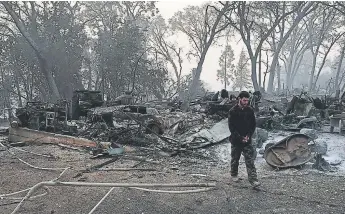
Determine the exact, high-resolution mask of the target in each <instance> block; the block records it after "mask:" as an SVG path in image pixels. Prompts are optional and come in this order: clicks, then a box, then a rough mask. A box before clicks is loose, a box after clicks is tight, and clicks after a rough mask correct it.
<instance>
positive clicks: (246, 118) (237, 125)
mask: <svg viewBox="0 0 345 214" xmlns="http://www.w3.org/2000/svg"><path fill="white" fill-rule="evenodd" d="M228 124H229V129H230V132H231V136H230V142H231V144H233V145H235V146H236V145H243V146H244V145H247V144H249V143H251V137H252V135H253V133H254V131H255V127H256V121H255V114H254V111H253V109H252V108H251V107H250V106H247V107H243V108H242V107H240V106H239V105H238V104H237V105H235V106H234V107H233V108H232V109H231V110H230V111H229V117H228ZM245 136H248V137H249V140H248V142H247V143H243V142H242V140H243V138H244V137H245Z"/></svg>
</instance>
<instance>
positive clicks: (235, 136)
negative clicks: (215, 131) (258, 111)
mask: <svg viewBox="0 0 345 214" xmlns="http://www.w3.org/2000/svg"><path fill="white" fill-rule="evenodd" d="M228 124H229V129H230V132H231V136H230V142H231V177H232V180H233V181H234V182H237V181H238V165H239V160H240V157H241V154H242V153H243V156H244V159H245V163H246V168H247V174H248V180H249V182H250V184H251V185H252V186H253V187H258V186H260V182H259V181H258V179H257V174H256V169H255V165H254V160H255V148H254V147H253V145H252V135H253V133H254V131H255V127H256V122H255V115H254V111H253V109H252V108H251V107H250V106H249V93H248V92H247V91H241V92H240V94H239V95H238V104H236V105H235V106H234V107H233V108H232V109H231V110H230V111H229V118H228Z"/></svg>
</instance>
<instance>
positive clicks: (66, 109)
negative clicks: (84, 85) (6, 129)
mask: <svg viewBox="0 0 345 214" xmlns="http://www.w3.org/2000/svg"><path fill="white" fill-rule="evenodd" d="M133 100H134V99H133V96H132V94H130V93H126V94H124V95H122V96H120V97H118V98H117V99H115V100H113V101H104V100H103V98H102V94H101V92H100V91H87V90H84V91H75V92H74V96H73V99H72V101H71V102H68V101H61V102H59V103H57V104H49V103H42V102H28V103H27V105H26V106H25V107H23V108H19V109H17V111H16V118H17V123H18V126H19V127H17V129H18V128H20V127H25V128H27V129H29V130H36V131H44V132H50V133H55V134H61V135H69V136H73V137H75V138H78V139H85V142H88V141H90V142H94V145H95V146H94V148H88V149H90V150H91V151H92V152H93V155H105V154H121V153H123V152H124V150H123V149H121V148H123V147H130V148H132V149H134V150H137V151H142V152H143V151H146V152H148V151H150V152H151V154H152V152H153V151H155V153H156V154H158V155H163V156H175V155H179V154H180V155H183V154H184V153H186V154H188V155H191V154H195V155H198V156H200V155H201V156H202V157H204V158H207V157H206V156H209V153H207V152H204V151H205V150H203V149H205V148H207V147H209V146H212V145H215V144H220V143H224V142H227V138H228V137H229V136H230V132H229V130H228V127H227V114H228V111H229V110H230V109H231V108H232V107H233V106H234V105H235V104H236V102H237V100H236V95H234V94H231V93H230V95H229V92H227V91H225V90H222V91H221V92H217V93H213V94H212V93H211V94H210V93H209V94H207V95H205V96H204V97H199V98H198V99H196V100H193V101H192V102H191V103H190V106H189V110H188V111H187V112H184V111H182V110H181V102H182V101H180V100H179V99H178V98H177V97H175V98H173V99H171V100H166V101H164V100H162V101H155V102H147V103H144V102H143V103H134V102H133ZM250 104H251V106H252V107H253V108H254V109H255V113H256V119H257V129H256V131H255V133H254V135H253V143H255V145H256V148H258V149H260V152H259V153H260V154H263V156H264V158H265V159H266V161H267V163H268V164H269V165H271V166H275V167H277V168H285V167H293V166H297V165H302V164H304V163H305V162H304V161H297V160H298V157H299V156H300V155H301V154H302V153H299V152H298V151H297V150H296V151H295V150H291V151H290V150H289V149H290V147H289V146H287V147H286V148H284V149H283V150H284V152H287V151H288V153H286V154H283V153H282V154H280V155H277V152H275V150H274V149H273V148H274V147H279V148H280V146H279V145H280V144H284V143H282V142H283V141H279V142H273V143H269V144H267V140H268V133H269V132H272V131H273V132H274V131H277V130H283V131H290V132H300V134H299V135H298V136H299V137H294V134H293V133H292V134H291V135H290V136H289V138H287V139H291V138H293V139H294V138H296V139H295V140H292V141H293V142H296V143H297V144H296V145H294V146H297V147H298V148H300V146H298V145H299V144H298V143H302V141H303V140H301V139H302V138H303V137H302V138H301V136H304V137H305V138H306V139H305V140H307V141H308V143H309V144H308V143H307V144H306V145H310V142H315V140H316V139H317V135H318V133H319V132H320V131H321V129H322V128H323V127H324V126H325V125H328V124H329V125H330V131H331V132H332V131H333V129H334V127H338V128H340V130H341V129H342V127H341V126H339V124H341V123H339V121H344V118H343V114H339V112H342V111H343V110H344V107H343V105H342V104H343V101H337V100H335V99H333V98H330V97H325V96H324V97H321V98H320V97H313V96H310V95H308V94H307V93H306V92H301V93H300V94H299V95H297V96H292V97H286V96H285V97H270V96H267V95H262V94H261V93H260V92H254V93H252V95H251V98H250ZM339 115H340V116H339ZM332 118H333V120H334V118H338V119H337V121H336V122H332ZM339 118H340V119H339ZM335 123H337V124H335ZM334 124H335V125H334ZM332 125H333V126H332ZM337 125H338V126H337ZM11 129H14V130H15V129H16V125H13V127H12V128H11ZM11 133H12V134H13V133H17V134H18V133H19V132H18V131H16V132H14V131H12V132H11ZM10 139H16V140H17V141H23V140H21V139H20V137H19V138H18V137H17V138H13V137H12V138H10ZM287 139H284V141H286V142H287ZM27 141H28V142H29V141H30V140H27ZM69 141H71V140H69ZM69 141H68V142H69ZM64 142H67V141H64ZM319 144H320V142H319V143H318V145H319ZM87 145H88V146H86V147H89V146H90V145H93V144H90V143H89V144H87ZM267 145H269V146H267ZM303 145H304V144H303ZM309 147H310V148H311V146H307V148H305V149H308V148H309ZM303 148H304V147H303ZM285 150H286V151H285ZM269 151H271V153H272V154H273V155H275V158H276V162H277V161H278V162H279V161H280V164H282V165H280V166H279V167H278V165H277V163H276V162H275V164H272V163H271V162H270V161H271V160H273V157H272V155H267V154H268V153H267V152H269ZM308 151H309V150H308ZM310 151H312V149H311V150H310ZM326 151H327V149H326ZM325 153H326V152H325V151H323V152H320V151H319V152H318V154H320V155H324V154H325ZM284 155H285V156H286V155H287V156H289V157H290V159H289V160H288V159H287V158H283V157H285V156H284ZM310 155H311V154H309V153H308V155H307V156H308V158H310V157H311V156H310ZM268 157H269V158H268ZM292 160H293V161H292Z"/></svg>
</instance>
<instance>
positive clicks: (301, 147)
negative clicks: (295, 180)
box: [264, 134, 314, 168]
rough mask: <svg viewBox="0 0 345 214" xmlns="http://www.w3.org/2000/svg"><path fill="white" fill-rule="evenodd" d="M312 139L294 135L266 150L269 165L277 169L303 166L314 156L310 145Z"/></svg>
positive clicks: (265, 155)
mask: <svg viewBox="0 0 345 214" xmlns="http://www.w3.org/2000/svg"><path fill="white" fill-rule="evenodd" d="M310 140H311V138H310V137H309V136H307V135H304V134H294V135H291V136H288V137H286V138H284V139H283V140H281V141H279V142H278V143H276V144H274V145H273V146H270V147H268V148H267V149H266V150H265V153H264V158H265V160H266V162H267V164H268V165H270V166H272V167H276V168H290V167H296V166H301V165H303V164H305V163H307V162H308V161H310V160H311V159H312V158H313V157H314V156H313V154H312V152H311V148H310V147H309V145H308V143H309V141H310Z"/></svg>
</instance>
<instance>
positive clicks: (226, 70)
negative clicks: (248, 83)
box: [217, 44, 235, 89]
mask: <svg viewBox="0 0 345 214" xmlns="http://www.w3.org/2000/svg"><path fill="white" fill-rule="evenodd" d="M234 60H235V57H234V51H233V50H232V48H231V46H230V45H229V44H227V45H226V46H225V49H224V51H223V53H222V55H221V56H220V58H219V66H220V69H219V70H217V80H220V82H221V83H223V84H224V89H226V86H227V85H230V80H232V82H233V81H234V79H235V75H234V72H235V65H234V64H233V62H234Z"/></svg>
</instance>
